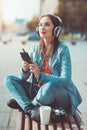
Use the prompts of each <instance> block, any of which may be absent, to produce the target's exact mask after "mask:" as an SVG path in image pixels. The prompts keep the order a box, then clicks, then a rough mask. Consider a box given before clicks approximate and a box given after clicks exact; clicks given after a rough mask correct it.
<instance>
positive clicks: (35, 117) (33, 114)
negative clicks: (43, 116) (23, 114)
mask: <svg viewBox="0 0 87 130" xmlns="http://www.w3.org/2000/svg"><path fill="white" fill-rule="evenodd" d="M39 108H40V106H36V107H34V108H33V109H32V111H31V119H32V120H34V121H37V122H39V121H40V111H39Z"/></svg>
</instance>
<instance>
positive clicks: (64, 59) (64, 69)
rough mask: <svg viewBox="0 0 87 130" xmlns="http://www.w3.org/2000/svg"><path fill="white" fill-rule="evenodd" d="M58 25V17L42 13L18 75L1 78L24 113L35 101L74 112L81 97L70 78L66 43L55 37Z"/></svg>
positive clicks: (68, 54)
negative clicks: (36, 37) (36, 39)
mask: <svg viewBox="0 0 87 130" xmlns="http://www.w3.org/2000/svg"><path fill="white" fill-rule="evenodd" d="M61 27H62V20H61V19H60V18H59V17H56V16H53V15H50V14H46V15H43V16H42V17H41V18H40V21H39V25H38V28H37V30H38V33H39V35H40V37H41V40H40V42H39V44H37V45H35V46H34V47H33V48H32V51H31V52H29V55H30V57H31V59H32V63H30V64H29V63H28V62H26V61H23V64H22V67H21V70H20V77H16V76H7V77H6V78H5V85H6V87H7V89H8V90H9V92H10V93H11V94H12V96H13V97H14V99H15V100H16V102H17V103H18V104H19V106H20V107H21V109H22V110H23V111H24V112H25V113H29V114H30V112H31V110H32V109H33V108H35V106H38V105H50V106H51V107H53V108H62V109H64V110H65V111H67V112H70V113H71V114H75V112H76V109H77V107H78V105H79V104H80V103H81V101H82V99H81V96H80V94H79V92H78V90H77V88H76V86H75V85H74V83H73V82H72V80H71V59H70V53H69V50H68V47H67V46H66V45H64V44H63V43H61V42H60V41H59V34H60V31H61ZM31 74H33V86H32V90H31V95H30V94H29V89H30V88H31V87H30V82H28V81H27V79H28V78H30V75H31ZM30 96H31V97H30ZM17 103H16V105H17Z"/></svg>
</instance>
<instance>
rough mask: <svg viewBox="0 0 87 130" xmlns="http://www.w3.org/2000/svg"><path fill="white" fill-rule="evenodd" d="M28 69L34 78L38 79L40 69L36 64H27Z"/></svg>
mask: <svg viewBox="0 0 87 130" xmlns="http://www.w3.org/2000/svg"><path fill="white" fill-rule="evenodd" d="M29 69H30V72H31V73H33V74H34V76H35V77H36V79H38V78H39V75H40V69H39V67H38V65H37V64H36V63H34V62H33V63H32V64H29Z"/></svg>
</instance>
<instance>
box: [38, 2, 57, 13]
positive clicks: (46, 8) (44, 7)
mask: <svg viewBox="0 0 87 130" xmlns="http://www.w3.org/2000/svg"><path fill="white" fill-rule="evenodd" d="M58 1H59V0H41V2H40V5H41V7H40V11H41V14H45V13H51V14H53V13H54V11H55V8H56V7H57V5H58Z"/></svg>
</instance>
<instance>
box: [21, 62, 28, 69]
mask: <svg viewBox="0 0 87 130" xmlns="http://www.w3.org/2000/svg"><path fill="white" fill-rule="evenodd" d="M22 69H23V71H24V72H27V71H28V70H29V63H28V62H26V61H23V63H22Z"/></svg>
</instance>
